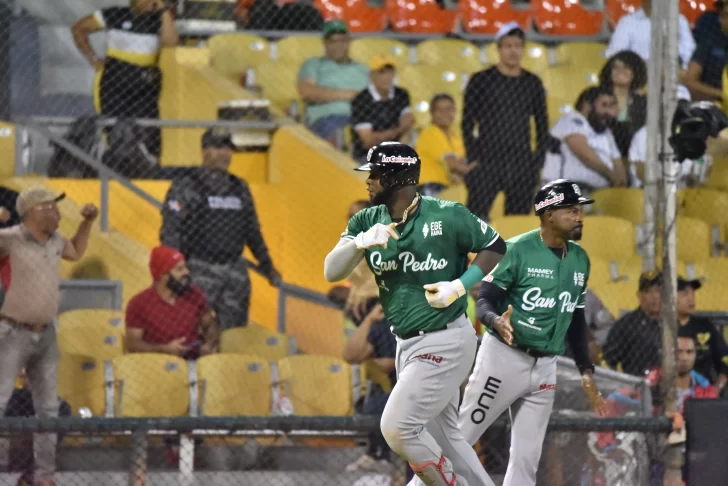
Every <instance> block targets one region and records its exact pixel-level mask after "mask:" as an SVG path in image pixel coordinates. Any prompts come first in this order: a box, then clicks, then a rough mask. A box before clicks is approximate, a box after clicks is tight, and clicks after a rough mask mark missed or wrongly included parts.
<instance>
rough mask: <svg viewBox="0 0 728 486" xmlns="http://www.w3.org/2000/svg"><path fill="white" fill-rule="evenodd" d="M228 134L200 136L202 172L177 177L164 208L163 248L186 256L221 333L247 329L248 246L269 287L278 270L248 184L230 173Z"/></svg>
mask: <svg viewBox="0 0 728 486" xmlns="http://www.w3.org/2000/svg"><path fill="white" fill-rule="evenodd" d="M233 148H234V145H233V143H232V140H231V138H230V134H229V133H227V132H224V131H220V130H218V129H209V130H207V131H206V132H205V133H204V135H203V136H202V167H197V168H194V169H192V170H191V171H190V173H189V174H186V175H184V176H181V177H179V178H176V179H175V180H174V181H173V182H172V185H171V186H170V188H169V191H168V192H167V197H166V198H165V201H164V206H163V208H162V231H161V234H160V240H161V242H162V244H163V245H166V246H169V247H171V248H176V249H178V250H180V251H181V252H182V254H184V256H185V258H186V260H187V266H188V268H189V269H190V272H191V275H192V280H193V281H194V282H195V284H197V285H198V286H200V287H201V288H202V290H203V291H204V292H205V295H206V296H207V299H208V302H209V303H210V306H211V307H212V308H213V309H214V311H215V313H216V314H217V319H218V324H219V327H220V330H225V329H230V328H232V327H238V326H246V325H247V324H248V307H249V303H250V277H249V275H248V268H247V263H246V261H245V260H244V259H243V258H242V252H243V249H244V248H245V246H246V245H247V246H248V247H249V248H250V250H251V251H252V252H253V255H254V256H255V258H256V259H257V260H258V264H259V267H260V269H261V271H262V272H263V274H264V275H265V276H266V277H267V278H268V280H269V281H270V283H271V284H272V285H278V283H279V282H280V274H279V273H278V272H277V271H276V269H275V267H274V266H273V262H272V261H271V258H270V255H269V254H268V248H267V246H266V244H265V241H264V240H263V235H262V234H261V232H260V225H259V223H258V215H257V213H256V211H255V203H254V201H253V196H252V194H251V193H250V188H249V187H248V184H247V183H246V182H245V181H244V180H242V179H240V178H238V177H236V176H234V175H232V174H230V173H229V172H228V167H230V160H231V159H232V154H233Z"/></svg>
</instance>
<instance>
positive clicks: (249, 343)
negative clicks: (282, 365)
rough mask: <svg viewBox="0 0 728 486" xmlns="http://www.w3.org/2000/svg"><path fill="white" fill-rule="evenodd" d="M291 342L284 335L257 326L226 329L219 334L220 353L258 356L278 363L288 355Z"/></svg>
mask: <svg viewBox="0 0 728 486" xmlns="http://www.w3.org/2000/svg"><path fill="white" fill-rule="evenodd" d="M290 351H291V341H290V338H289V337H288V336H286V335H284V334H280V333H277V332H275V331H271V330H269V329H267V328H265V327H263V326H260V325H258V324H254V323H251V324H250V325H248V326H247V327H236V328H233V329H227V330H225V331H223V332H222V333H221V334H220V352H221V353H235V354H246V355H253V356H258V357H260V358H262V359H265V360H267V361H278V360H279V359H283V358H285V357H286V356H288V355H289V354H290Z"/></svg>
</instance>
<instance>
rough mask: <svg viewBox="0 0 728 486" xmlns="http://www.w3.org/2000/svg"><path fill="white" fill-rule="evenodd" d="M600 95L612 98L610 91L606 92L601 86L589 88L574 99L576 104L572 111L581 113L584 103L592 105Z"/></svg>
mask: <svg viewBox="0 0 728 486" xmlns="http://www.w3.org/2000/svg"><path fill="white" fill-rule="evenodd" d="M602 95H606V96H614V95H613V94H612V93H611V92H610V91H607V90H606V89H604V87H602V86H590V87H588V88H586V89H585V90H584V91H582V92H581V93H580V94H579V97H578V98H577V99H576V103H574V109H576V111H581V108H582V107H583V106H584V103H589V104H590V105H592V104H594V102H595V101H596V100H597V98H599V97H600V96H602Z"/></svg>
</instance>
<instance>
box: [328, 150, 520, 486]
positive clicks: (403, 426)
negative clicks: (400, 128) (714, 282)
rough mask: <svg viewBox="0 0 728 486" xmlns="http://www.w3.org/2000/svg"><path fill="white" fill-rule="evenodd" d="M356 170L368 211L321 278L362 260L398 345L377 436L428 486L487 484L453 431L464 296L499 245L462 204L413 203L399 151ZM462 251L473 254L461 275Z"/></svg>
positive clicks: (404, 155) (472, 346)
mask: <svg viewBox="0 0 728 486" xmlns="http://www.w3.org/2000/svg"><path fill="white" fill-rule="evenodd" d="M358 170H362V171H368V172H369V173H370V174H369V178H368V179H367V188H368V190H369V195H370V199H371V202H372V207H371V208H368V209H363V210H361V211H359V212H358V213H356V214H355V215H354V217H353V218H351V220H350V221H349V225H348V227H347V229H346V231H345V232H344V233H343V234H342V235H341V240H340V241H339V243H338V244H337V245H336V247H335V248H334V249H333V250H332V251H331V253H329V255H328V256H327V257H326V262H325V264H324V273H325V275H326V279H327V280H328V281H330V282H335V281H339V280H343V279H344V278H346V277H347V276H348V275H349V273H350V272H351V271H352V269H354V267H356V265H357V264H358V263H359V262H360V261H361V259H362V258H365V259H366V262H367V264H368V265H369V268H370V269H371V271H372V273H374V276H375V279H376V281H377V285H378V286H379V297H380V301H381V304H382V307H383V308H384V313H385V315H386V317H387V319H388V320H389V322H390V323H391V324H392V332H393V333H394V334H395V336H396V337H397V352H396V358H395V367H396V372H397V383H396V385H395V386H394V388H393V390H392V393H391V395H390V397H389V400H388V401H387V405H386V407H385V409H384V412H383V414H382V419H381V429H382V435H383V436H384V438H385V440H386V441H387V444H388V445H389V447H390V448H391V449H392V450H393V451H394V452H395V453H397V454H399V455H400V456H402V457H403V458H404V459H405V460H407V461H408V462H409V463H410V465H411V466H412V470H413V471H414V472H415V474H416V475H417V476H418V477H419V478H421V479H422V481H423V482H424V483H425V484H427V485H428V486H429V485H433V486H456V485H460V486H462V485H468V484H469V485H470V486H482V485H491V484H492V482H490V481H489V479H488V477H487V474H486V473H485V470H484V469H483V466H482V465H481V464H480V461H479V460H478V457H477V454H476V453H475V451H474V450H473V448H472V447H471V446H470V445H469V444H468V443H467V442H466V441H465V439H464V438H463V436H462V434H461V433H460V431H459V430H458V426H457V409H458V402H459V398H460V396H459V395H460V393H459V388H460V385H461V384H462V383H463V382H464V381H465V380H466V379H467V376H468V373H469V372H470V369H471V366H472V364H473V360H474V359H475V350H476V347H477V338H476V336H475V330H474V329H473V326H472V324H471V323H470V321H469V320H468V318H467V317H466V315H465V311H466V309H467V297H466V294H467V292H468V290H469V289H470V288H471V287H472V286H473V285H475V284H476V283H477V282H478V281H480V280H481V279H482V278H483V276H484V275H486V274H488V273H490V271H491V270H492V269H493V268H494V267H495V266H496V265H497V263H498V262H499V261H500V260H501V258H502V257H503V254H504V253H505V250H506V246H505V242H504V241H503V240H502V239H501V237H500V236H499V235H498V233H497V232H496V231H495V230H494V229H493V228H491V227H490V226H488V225H487V224H486V223H485V222H484V221H481V220H480V219H478V218H477V217H476V216H474V215H473V214H472V213H470V211H468V210H467V209H466V208H465V207H464V206H462V205H460V204H457V203H453V202H449V201H440V200H438V199H434V198H430V197H423V196H420V195H419V194H418V193H417V190H416V187H417V183H418V182H419V173H420V158H419V156H418V155H417V152H415V150H414V149H412V148H411V147H409V146H407V145H404V144H401V143H397V142H385V143H382V144H380V145H378V146H375V147H374V148H372V149H371V150H370V151H369V154H368V156H367V163H366V164H364V165H363V166H361V167H359V168H358ZM469 253H476V254H477V255H476V257H475V260H474V262H473V264H472V265H470V267H469V268H468V254H469Z"/></svg>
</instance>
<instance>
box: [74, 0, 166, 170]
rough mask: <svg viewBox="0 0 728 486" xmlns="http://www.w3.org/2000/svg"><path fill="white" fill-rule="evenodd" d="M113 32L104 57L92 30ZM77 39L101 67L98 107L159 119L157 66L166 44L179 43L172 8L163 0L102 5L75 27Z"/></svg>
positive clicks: (150, 143)
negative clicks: (91, 38) (93, 43)
mask: <svg viewBox="0 0 728 486" xmlns="http://www.w3.org/2000/svg"><path fill="white" fill-rule="evenodd" d="M102 30H105V31H107V33H108V37H107V46H106V56H105V58H104V57H99V56H97V55H96V53H95V52H94V50H93V48H92V47H91V44H90V42H89V35H90V34H92V33H94V32H99V31H102ZM72 33H73V39H74V42H75V43H76V46H77V47H78V50H79V51H81V54H83V55H84V57H85V58H86V59H88V62H89V63H90V64H91V65H92V66H93V67H95V68H96V70H97V72H96V80H95V83H94V104H95V106H96V111H97V112H99V113H101V114H103V115H106V116H110V117H130V118H159V95H160V93H161V88H162V75H161V71H160V70H159V68H158V67H157V62H158V58H159V52H160V48H161V47H174V46H176V45H177V43H178V42H179V36H178V35H177V31H176V30H175V24H174V19H173V17H172V13H171V10H170V9H169V8H168V7H167V6H166V4H165V2H164V1H163V0H131V3H130V5H129V6H128V7H109V8H102V9H101V10H97V11H96V12H94V13H93V14H91V15H88V16H86V17H84V18H82V19H81V20H79V21H78V22H76V24H75V25H74V26H73V28H72ZM145 141H146V144H147V149H148V150H149V152H150V153H152V154H153V155H156V156H158V155H159V154H160V152H161V136H160V130H159V128H151V129H149V130H148V132H147V137H146V140H145Z"/></svg>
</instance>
